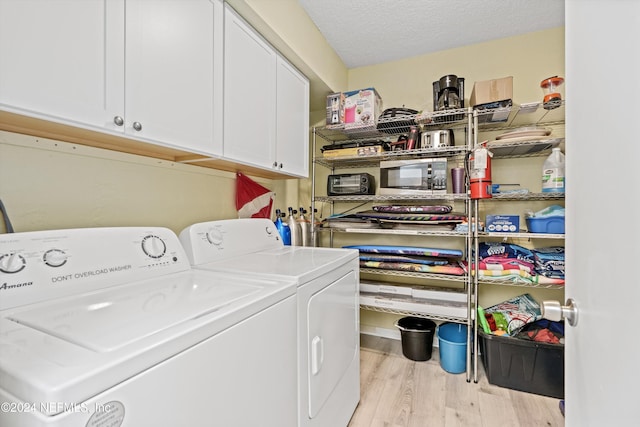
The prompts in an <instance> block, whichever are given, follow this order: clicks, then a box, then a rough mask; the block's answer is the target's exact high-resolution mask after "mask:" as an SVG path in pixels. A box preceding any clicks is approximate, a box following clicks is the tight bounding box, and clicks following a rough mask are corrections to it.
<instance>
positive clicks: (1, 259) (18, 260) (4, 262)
mask: <svg viewBox="0 0 640 427" xmlns="http://www.w3.org/2000/svg"><path fill="white" fill-rule="evenodd" d="M26 265H27V261H26V260H25V259H24V257H23V256H22V255H20V254H17V253H13V254H4V255H0V271H2V272H3V273H17V272H19V271H22V269H23V268H24V267H25V266H26Z"/></svg>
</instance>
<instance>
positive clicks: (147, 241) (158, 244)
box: [142, 234, 167, 259]
mask: <svg viewBox="0 0 640 427" xmlns="http://www.w3.org/2000/svg"><path fill="white" fill-rule="evenodd" d="M142 251H143V252H144V253H145V254H146V255H147V256H148V257H150V258H156V259H157V258H162V257H163V256H164V254H165V253H166V252H167V245H166V244H165V243H164V240H162V239H161V238H160V237H158V236H154V235H153V234H150V235H148V236H146V237H145V238H144V239H142Z"/></svg>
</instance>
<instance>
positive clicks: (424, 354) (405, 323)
mask: <svg viewBox="0 0 640 427" xmlns="http://www.w3.org/2000/svg"><path fill="white" fill-rule="evenodd" d="M396 327H397V328H398V329H400V338H401V339H402V354H404V356H405V357H406V358H407V359H411V360H415V361H419V362H424V361H425V360H429V359H431V352H432V350H433V334H434V332H435V330H436V324H435V322H434V321H433V320H429V319H424V318H422V317H412V316H409V317H403V318H402V319H398V321H397V322H396Z"/></svg>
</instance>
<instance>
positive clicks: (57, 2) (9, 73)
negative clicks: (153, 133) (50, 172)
mask: <svg viewBox="0 0 640 427" xmlns="http://www.w3.org/2000/svg"><path fill="white" fill-rule="evenodd" d="M123 86H124V0H115V1H110V0H83V1H77V0H0V108H2V109H4V110H7V111H11V112H16V113H20V114H25V115H28V116H32V117H38V118H43V119H47V120H52V121H57V122H62V123H68V124H69V123H70V124H74V125H76V126H81V127H89V128H95V127H97V128H99V129H104V128H105V127H107V128H109V129H112V130H117V131H121V128H119V127H118V126H116V125H115V124H114V117H115V116H123V115H124V92H123V90H122V88H123Z"/></svg>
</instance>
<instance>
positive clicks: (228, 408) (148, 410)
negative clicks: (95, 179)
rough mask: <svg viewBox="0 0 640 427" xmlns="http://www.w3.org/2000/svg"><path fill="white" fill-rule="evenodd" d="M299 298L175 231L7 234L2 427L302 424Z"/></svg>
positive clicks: (0, 329)
mask: <svg viewBox="0 0 640 427" xmlns="http://www.w3.org/2000/svg"><path fill="white" fill-rule="evenodd" d="M295 293H296V284H295V282H294V281H292V280H290V279H289V280H282V279H276V278H255V277H254V278H248V277H246V278H243V277H239V276H238V275H235V274H234V275H230V274H222V273H211V272H207V271H202V270H193V269H192V268H191V266H190V264H189V261H188V259H187V257H186V255H185V252H184V249H183V248H182V246H181V245H180V242H179V240H178V237H177V236H176V234H175V233H173V232H172V231H171V230H168V229H166V228H158V227H149V228H141V227H140V228H139V227H122V228H95V229H73V230H57V231H42V232H27V233H16V234H4V235H0V404H1V410H0V426H3V427H22V426H25V427H26V426H29V427H39V426H47V427H52V426H56V427H74V426H78V427H104V426H109V427H140V426H190V427H200V426H211V427H214V426H215V427H217V426H237V427H247V426H272V427H281V426H295V425H297V416H296V412H297V403H298V402H297V376H296V374H295V372H292V370H291V369H290V367H291V366H295V364H296V363H297V346H296V339H297V335H296V326H295V325H296V316H297V314H296V295H295Z"/></svg>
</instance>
